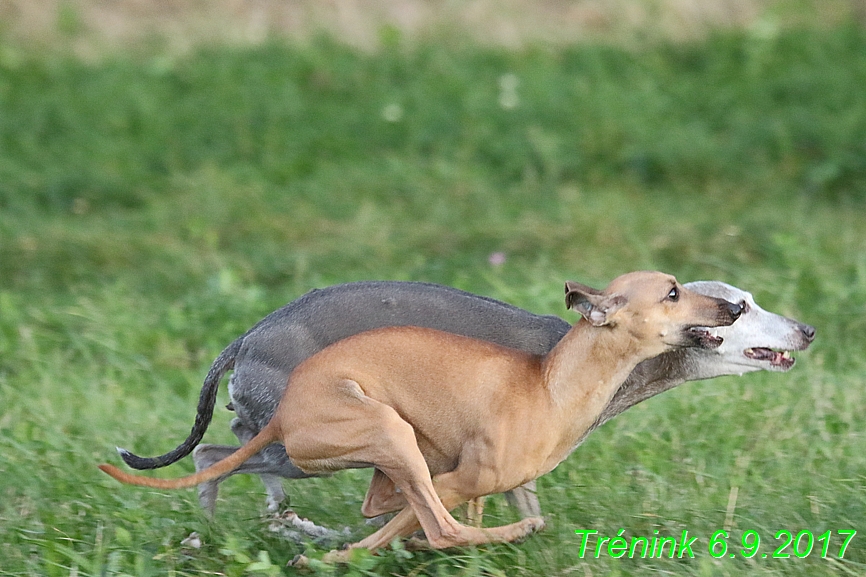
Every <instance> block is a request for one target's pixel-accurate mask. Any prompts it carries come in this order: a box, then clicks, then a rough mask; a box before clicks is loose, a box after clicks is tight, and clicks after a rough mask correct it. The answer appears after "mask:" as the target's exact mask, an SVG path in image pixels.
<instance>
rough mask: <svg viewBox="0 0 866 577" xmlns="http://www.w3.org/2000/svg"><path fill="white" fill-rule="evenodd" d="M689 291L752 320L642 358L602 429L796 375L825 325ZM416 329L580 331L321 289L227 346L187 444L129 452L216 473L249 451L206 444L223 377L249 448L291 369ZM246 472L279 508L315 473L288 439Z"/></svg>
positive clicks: (529, 495) (727, 292)
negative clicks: (681, 400) (728, 380)
mask: <svg viewBox="0 0 866 577" xmlns="http://www.w3.org/2000/svg"><path fill="white" fill-rule="evenodd" d="M685 286H686V287H688V288H689V289H691V290H694V291H697V292H699V293H702V294H705V295H709V296H714V297H719V298H723V299H725V300H728V301H729V302H733V303H738V304H741V306H742V307H743V313H742V315H741V316H740V319H739V320H738V321H737V322H736V323H734V324H733V325H731V326H729V327H719V328H714V329H712V330H711V332H712V333H713V334H715V335H717V336H720V337H722V338H723V339H724V341H723V343H722V345H721V346H720V347H718V348H716V349H697V348H695V349H682V350H676V351H673V352H670V353H666V354H663V355H661V356H659V357H656V358H654V359H650V360H647V361H644V362H642V363H641V364H639V365H638V366H637V367H636V368H635V370H634V371H633V372H632V374H631V375H630V376H629V378H628V380H626V382H625V383H624V384H623V385H622V386H621V387H620V389H619V390H618V391H617V392H616V394H615V395H614V397H613V399H612V400H611V401H610V403H609V404H608V406H607V407H606V408H605V409H604V411H602V413H601V415H600V416H599V418H598V420H597V421H596V423H595V425H593V427H592V428H590V431H592V430H593V429H594V428H595V427H597V426H599V425H601V424H603V423H605V422H606V421H608V420H610V419H611V418H613V417H615V416H616V415H618V414H619V413H621V412H623V411H624V410H626V409H628V408H629V407H631V406H633V405H635V404H637V403H639V402H641V401H644V400H646V399H648V398H650V397H652V396H654V395H657V394H659V393H661V392H664V391H666V390H668V389H671V388H673V387H676V386H677V385H679V384H681V383H683V382H686V381H692V380H698V379H708V378H713V377H717V376H721V375H731V374H743V373H747V372H751V371H757V370H774V371H787V370H789V369H790V368H791V367H792V366H793V365H794V359H793V358H792V357H791V356H790V354H788V352H787V351H791V350H804V349H805V348H807V347H808V346H809V344H810V343H811V342H812V340H813V339H814V337H815V329H814V328H813V327H811V326H809V325H805V324H802V323H799V322H797V321H794V320H792V319H789V318H786V317H783V316H780V315H776V314H773V313H770V312H767V311H765V310H763V309H762V308H760V307H759V306H758V305H757V304H755V301H754V299H753V298H752V295H751V294H749V293H747V292H745V291H743V290H740V289H738V288H736V287H733V286H730V285H727V284H725V283H721V282H717V281H703V282H694V283H688V284H686V285H685ZM407 325H412V326H421V327H429V328H434V329H439V330H443V331H448V332H452V333H457V334H461V335H465V336H469V337H473V338H478V339H485V340H488V341H491V342H495V343H498V344H500V345H504V346H508V347H512V348H517V349H522V350H525V351H528V352H530V353H533V354H544V353H546V352H547V351H549V350H550V349H551V348H553V346H554V345H555V344H556V343H557V342H558V341H559V339H560V338H562V336H563V335H564V334H565V333H566V332H567V331H568V329H569V328H570V326H569V324H568V323H566V322H565V321H563V320H562V319H560V318H558V317H555V316H539V315H535V314H532V313H530V312H527V311H525V310H522V309H519V308H516V307H513V306H511V305H508V304H505V303H502V302H500V301H496V300H493V299H490V298H486V297H482V296H478V295H474V294H471V293H467V292H464V291H460V290H457V289H454V288H449V287H445V286H440V285H434V284H427V283H417V282H396V281H382V282H358V283H349V284H344V285H337V286H332V287H329V288H326V289H321V290H313V291H310V292H309V293H307V294H305V295H304V296H302V297H300V298H299V299H297V300H295V301H293V302H291V303H289V304H288V305H286V306H284V307H282V308H281V309H278V310H276V311H274V312H273V313H271V314H270V315H268V316H267V317H265V318H264V319H262V320H261V321H260V322H259V323H258V324H256V325H255V326H254V327H253V328H251V329H250V330H249V331H248V332H247V333H246V334H244V335H242V336H241V337H239V338H238V339H237V340H235V341H234V342H233V343H231V344H230V345H229V346H228V347H227V348H226V349H225V350H224V351H223V352H222V353H220V355H219V356H218V357H217V358H216V360H215V361H214V363H213V365H212V366H211V368H210V371H209V372H208V374H207V377H206V378H205V381H204V386H203V388H202V392H201V397H200V400H199V406H198V412H197V415H196V420H195V424H194V426H193V429H192V431H191V432H190V435H189V437H188V438H187V439H186V440H185V441H184V442H183V443H182V444H181V445H179V446H178V447H177V448H176V449H174V450H173V451H171V452H169V453H166V454H165V455H162V456H160V457H154V458H142V457H138V456H136V455H133V454H132V453H130V452H128V451H126V450H123V449H118V451H119V452H120V454H121V456H122V457H123V460H124V461H125V462H126V463H127V464H128V465H129V466H131V467H133V468H135V469H153V468H158V467H164V466H166V465H169V464H171V463H174V462H176V461H178V460H179V459H181V458H183V457H185V456H186V455H188V454H189V453H190V452H192V451H193V449H195V452H194V454H193V459H194V460H195V466H196V470H202V469H204V468H207V467H209V466H210V465H212V464H213V463H215V462H217V461H219V460H221V459H223V458H225V457H226V456H227V455H229V454H231V453H233V452H234V451H235V450H237V447H231V446H225V445H207V444H202V445H199V442H200V441H201V439H202V437H203V435H204V432H205V430H206V429H207V427H208V424H209V423H210V420H211V417H212V416H213V409H214V404H215V403H216V393H217V388H218V386H219V381H220V379H221V378H222V376H223V375H224V374H225V373H226V372H228V371H229V370H231V369H234V372H233V373H232V375H231V378H230V379H229V394H230V396H231V404H230V405H229V408H231V409H233V410H234V411H236V412H237V418H235V419H234V420H233V421H232V425H231V427H232V431H233V432H234V433H235V435H236V436H237V437H238V439H239V440H240V441H241V443H246V442H247V441H248V440H249V439H250V438H252V437H253V436H254V435H255V434H256V433H258V432H259V430H261V428H262V427H264V426H265V425H266V424H267V423H268V421H269V420H270V419H271V417H272V416H273V414H274V410H275V409H276V406H277V404H278V403H279V401H280V399H281V398H282V395H283V390H284V389H285V387H286V384H287V382H288V377H289V374H290V373H291V372H292V370H293V369H294V368H295V367H296V366H297V365H298V364H299V363H300V362H301V361H303V360H304V359H306V358H308V357H310V356H312V355H313V354H315V353H317V352H318V351H320V350H322V349H323V348H325V347H326V346H328V345H330V344H332V343H334V342H336V341H339V340H341V339H343V338H346V337H348V336H351V335H354V334H357V333H360V332H363V331H366V330H370V329H374V328H379V327H385V326H407ZM590 431H588V432H587V434H588V433H589V432H590ZM584 438H585V436H584ZM197 445H198V446H197ZM236 473H257V474H259V475H261V477H262V480H263V482H264V483H265V486H266V488H267V493H268V508H269V509H271V510H275V509H276V508H277V507H278V505H279V503H280V502H281V501H282V500H283V499H284V498H285V493H284V492H283V487H282V483H281V481H280V478H287V479H301V478H305V477H307V476H308V475H306V474H305V473H304V472H303V471H301V470H300V469H298V468H297V467H295V466H294V465H293V464H292V463H291V461H289V459H288V457H287V456H286V453H285V451H284V450H283V447H282V446H281V445H278V444H274V445H271V446H269V447H267V448H266V449H265V450H263V451H262V452H261V453H259V454H258V455H256V456H255V457H253V458H252V459H250V460H248V461H247V462H246V463H244V464H243V465H242V466H241V467H239V468H238V469H236V470H235V471H234V472H233V473H232V474H236ZM220 481H221V479H220V480H217V481H211V482H209V483H204V484H202V485H201V486H199V500H200V502H201V505H202V506H203V507H204V508H205V509H206V510H207V511H209V512H211V513H212V512H213V510H214V508H215V505H216V497H217V491H218V484H219V482H220ZM506 497H507V498H508V500H509V502H510V503H512V504H513V505H515V506H517V507H518V509H519V510H520V512H521V514H522V515H524V516H539V515H540V514H541V508H540V505H539V503H538V499H537V497H536V495H535V483H534V481H533V482H531V483H529V484H527V485H524V486H523V487H519V488H517V489H514V490H512V491H510V492H509V493H508V494H506Z"/></svg>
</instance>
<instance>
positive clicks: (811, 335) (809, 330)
mask: <svg viewBox="0 0 866 577" xmlns="http://www.w3.org/2000/svg"><path fill="white" fill-rule="evenodd" d="M800 332H802V333H803V335H804V336H805V337H806V340H807V341H809V342H810V343H811V342H812V341H813V340H815V327H813V326H811V325H800Z"/></svg>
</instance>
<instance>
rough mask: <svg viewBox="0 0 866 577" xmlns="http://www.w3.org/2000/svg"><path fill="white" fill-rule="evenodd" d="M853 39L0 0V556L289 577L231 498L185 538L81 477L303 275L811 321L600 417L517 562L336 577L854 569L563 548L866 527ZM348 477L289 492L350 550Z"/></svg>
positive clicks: (860, 117)
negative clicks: (589, 555)
mask: <svg viewBox="0 0 866 577" xmlns="http://www.w3.org/2000/svg"><path fill="white" fill-rule="evenodd" d="M864 23H866V2H864V1H863V0H826V1H821V2H819V1H810V0H785V1H782V0H777V1H770V0H712V1H697V0H610V1H606V2H602V1H598V0H578V1H572V2H566V1H540V2H534V3H529V2H520V1H511V0H509V1H504V2H492V1H482V0H479V1H466V2H452V1H441V2H432V1H421V0H417V1H415V0H406V1H401V2H380V1H371V2H359V1H349V0H346V1H331V2H293V1H285V2H278V1H270V0H251V1H248V2H240V1H234V0H212V1H208V2H203V1H197V0H190V1H186V2H180V1H175V0H161V1H156V0H153V1H146V0H128V1H122V2H118V1H107V0H93V1H84V0H82V1H72V0H70V1H67V2H57V1H53V2H52V1H47V0H44V1H43V0H32V1H23V0H0V559H5V560H6V561H5V563H3V564H0V572H2V571H8V572H9V574H13V575H54V574H57V575H70V574H76V575H86V574H94V575H95V574H100V575H104V574H136V575H147V574H165V573H166V572H167V571H177V572H178V573H179V574H201V572H211V573H214V572H220V571H221V572H225V574H232V575H235V574H236V575H241V574H251V573H253V574H255V573H256V572H261V573H267V574H279V573H280V572H283V571H286V570H284V569H283V568H282V567H283V565H284V564H285V562H286V561H287V560H288V559H291V558H292V556H293V555H294V554H296V553H298V552H301V551H303V550H304V548H303V547H299V546H296V545H288V544H286V543H284V542H282V541H280V540H279V539H278V538H277V537H275V536H273V535H270V534H268V533H267V532H266V531H264V529H263V524H262V522H261V521H260V517H259V514H260V513H261V511H262V506H261V505H262V501H263V499H262V497H261V487H260V484H258V482H257V480H255V479H252V478H243V479H241V478H233V479H232V480H231V481H230V482H227V483H225V485H224V487H225V488H224V489H223V494H224V495H225V497H224V502H221V505H220V508H221V512H220V513H218V522H217V523H216V524H210V523H208V522H207V520H206V519H204V518H203V517H202V516H201V514H200V513H199V512H198V509H197V504H196V499H195V495H194V494H192V492H179V493H175V494H166V493H163V494H156V493H148V492H144V491H138V490H135V489H132V488H127V487H119V486H117V485H116V484H114V483H113V482H109V480H107V479H103V478H102V476H101V475H100V474H99V472H98V471H97V470H96V469H95V467H94V466H93V465H94V464H96V463H99V462H103V461H106V460H111V459H115V457H114V455H113V450H112V447H114V446H115V445H120V446H124V447H128V448H130V449H133V450H134V451H136V452H137V453H139V454H148V455H149V454H157V453H162V452H164V451H166V450H168V449H170V448H172V447H174V446H175V444H176V443H177V442H178V441H180V440H181V439H182V438H184V437H185V436H186V434H187V432H188V431H189V427H190V426H191V424H192V420H193V416H194V411H195V406H196V402H197V397H198V392H199V389H200V386H201V381H202V378H203V376H204V375H205V373H206V372H207V368H208V367H209V365H210V362H211V361H212V360H213V358H214V357H215V356H216V355H217V354H218V353H219V351H220V350H222V348H223V347H225V346H226V345H228V344H229V343H230V342H231V341H232V340H234V339H235V338H236V337H237V336H238V335H240V334H242V333H243V332H244V331H246V330H247V329H248V328H249V327H250V326H252V325H253V324H254V323H255V322H256V321H258V320H259V319H260V318H262V317H263V316H265V315H266V314H267V313H269V312H270V311H272V310H274V309H276V308H277V307H279V306H282V305H283V304H285V303H286V302H288V301H290V300H292V299H294V298H296V297H298V296H300V295H301V294H303V293H304V292H306V291H308V290H310V289H312V288H315V287H322V286H327V285H330V284H336V283H342V282H349V281H353V280H362V279H398V280H419V281H430V282H439V283H443V284H448V285H452V286H457V287H459V288H462V289H465V290H469V291H472V292H476V293H479V294H484V295H487V296H491V297H494V298H498V299H502V300H505V301H508V302H510V303H512V304H515V305H518V306H521V307H524V308H527V309H530V310H532V311H533V312H536V313H546V314H558V315H560V316H562V317H563V318H567V319H568V320H569V321H572V322H573V321H574V320H575V317H572V316H569V315H568V313H567V312H566V311H565V310H564V305H563V302H562V284H563V281H564V280H566V279H573V280H577V281H580V282H583V283H586V284H590V285H594V286H598V287H603V286H605V285H606V284H607V283H608V282H609V281H610V280H611V279H612V278H614V277H615V276H617V275H619V274H622V273H624V272H626V271H629V270H636V269H658V270H664V271H666V272H669V273H672V274H675V275H676V276H677V277H678V278H679V279H680V280H681V281H683V282H687V281H691V280H698V279H719V280H723V281H726V282H729V283H732V284H735V285H737V286H740V287H741V288H743V289H746V290H748V291H751V292H752V293H753V294H754V295H755V297H756V299H757V301H758V303H759V304H760V305H761V306H763V307H764V308H767V309H769V310H772V311H775V312H779V313H782V314H785V315H788V316H791V317H794V318H797V319H799V320H801V321H803V322H807V323H810V324H812V325H815V326H816V327H817V328H818V338H817V340H816V342H815V343H814V345H813V346H812V347H811V348H810V350H809V351H807V352H805V353H800V354H799V355H798V356H799V357H800V360H799V361H798V365H797V366H796V367H795V368H794V370H792V371H791V372H790V373H788V374H785V375H779V374H768V373H766V374H754V375H748V376H746V377H742V378H734V377H727V378H722V379H717V380H714V381H710V382H706V383H692V384H688V385H685V386H683V387H681V388H680V389H678V390H675V391H672V392H670V393H667V394H665V395H664V396H662V397H659V398H657V399H653V400H652V401H650V402H647V403H644V404H642V405H639V406H638V407H635V408H634V409H632V410H630V411H629V412H628V413H626V414H624V415H622V416H621V417H619V418H618V419H616V420H614V421H612V422H611V423H609V424H607V425H605V426H604V427H602V428H601V429H600V430H598V431H597V432H595V433H594V434H593V435H592V436H591V437H590V439H588V441H587V443H586V444H585V445H584V446H583V447H581V449H580V450H579V451H578V452H577V453H576V454H575V455H574V456H572V458H571V459H569V460H568V461H567V462H566V463H564V464H563V465H562V466H560V467H559V468H558V469H557V470H556V471H554V472H553V473H552V474H551V475H548V476H547V477H545V478H543V479H542V480H541V481H540V487H541V488H540V490H539V493H540V495H541V499H542V505H543V507H544V508H545V511H546V512H548V514H549V516H550V517H549V518H550V523H549V528H548V530H547V531H546V532H545V533H544V534H543V535H540V536H538V537H537V538H533V539H531V540H530V541H529V542H527V543H525V544H523V545H520V546H517V547H506V546H502V547H491V548H489V549H483V550H473V551H470V552H460V553H453V552H452V553H429V554H419V555H416V557H414V558H407V557H406V555H405V554H389V555H385V556H382V557H377V558H368V559H366V560H364V561H363V563H362V564H361V565H359V566H357V567H353V568H349V569H347V570H346V571H347V572H349V573H351V572H352V571H373V572H376V573H381V574H409V573H412V574H419V572H420V573H432V574H439V573H441V574H479V575H482V574H483V575H500V574H508V575H512V574H517V573H519V574H530V575H534V574H539V575H542V574H543V575H554V574H567V573H570V572H577V573H578V574H587V575H592V574H616V573H617V572H620V573H622V574H651V573H652V574H655V572H658V571H667V572H669V573H674V574H695V575H698V574H700V575H739V574H744V572H748V573H749V574H763V573H767V574H791V575H800V574H802V575H810V576H811V575H823V574H828V575H829V574H851V575H859V574H863V572H864V571H866V568H864V567H866V566H864V564H866V553H864V551H866V547H864V546H863V543H864V542H866V541H862V540H860V539H859V538H857V539H855V540H854V541H852V543H851V545H850V547H849V549H848V551H847V552H846V553H844V555H843V556H841V557H840V555H839V551H838V549H833V548H835V547H836V545H838V544H841V540H840V541H839V542H838V543H837V542H836V541H833V547H831V549H833V551H835V553H834V554H835V557H834V558H833V559H832V561H828V560H826V559H822V558H821V556H820V555H818V554H817V553H813V554H811V555H804V556H803V558H794V559H792V560H787V561H786V560H772V562H770V561H768V562H766V563H764V564H761V563H758V564H755V563H754V562H749V561H747V560H745V559H736V560H729V559H722V560H717V559H714V558H712V557H711V556H709V555H708V554H707V553H706V550H704V551H703V555H701V556H700V558H699V559H697V560H695V561H694V562H690V563H684V562H677V561H668V560H665V561H661V560H655V561H653V562H652V563H650V562H648V561H646V560H643V561H641V560H627V561H622V562H615V560H611V559H600V560H593V561H592V562H591V563H588V564H587V563H584V561H581V560H580V559H579V558H578V557H577V556H576V555H577V553H576V546H575V543H577V542H578V541H577V540H576V537H574V534H573V531H574V529H575V528H587V527H588V528H592V529H597V530H599V531H601V532H602V533H605V532H606V533H607V534H609V535H615V534H616V533H617V531H618V530H619V529H620V528H626V529H627V531H628V532H629V534H637V535H651V534H652V532H653V531H654V530H659V531H661V532H662V533H664V534H679V533H680V532H681V531H682V530H683V529H684V528H687V529H688V530H689V531H690V532H691V533H693V534H696V535H698V536H700V537H701V538H702V539H703V540H704V541H703V542H704V544H705V543H706V539H707V538H708V537H709V536H710V535H711V534H712V533H713V531H715V530H717V529H719V528H721V527H722V526H723V525H724V523H725V520H726V519H727V518H728V517H730V519H733V523H734V525H733V529H732V530H733V531H734V533H736V531H740V533H736V535H735V536H734V538H735V539H739V538H740V535H741V532H742V531H743V530H745V529H748V528H757V529H759V530H760V531H761V532H762V535H763V536H764V537H765V539H766V540H767V542H768V543H770V542H772V535H773V534H775V533H776V532H777V531H778V530H781V529H785V530H790V531H793V532H794V533H795V534H796V533H797V531H800V530H806V529H808V530H810V531H812V532H813V533H814V535H815V536H817V535H819V534H821V533H823V532H824V531H827V530H830V531H838V530H847V529H857V530H864V531H866V492H864V489H863V487H864V486H866V483H864V479H866V457H864V454H866V453H864V451H863V448H864V431H866V418H864V415H866V395H864V391H863V382H862V375H863V374H864V369H866V362H864V358H863V345H862V343H863V342H864V337H866V323H864V317H863V311H864V305H866V226H864V225H866V204H864V201H866V90H864V89H863V87H864V86H866V31H864ZM224 389H225V388H224V387H223V390H221V397H220V402H221V403H222V404H225V402H227V401H228V399H227V395H226V393H225V390H224ZM219 406H222V405H219ZM231 417H232V414H231V413H230V412H228V411H222V410H218V411H217V415H215V419H214V423H213V424H212V425H211V427H210V429H209V432H208V437H207V439H206V440H207V441H208V442H219V443H234V438H233V436H232V435H231V433H230V432H229V430H228V426H227V425H228V422H229V421H230V419H231ZM115 460H116V459H115ZM184 467H186V468H185V469H184ZM190 467H191V465H190V464H189V463H184V464H180V465H177V466H175V467H173V468H172V470H170V471H167V472H166V473H165V474H166V475H178V474H180V471H181V470H185V471H188V470H190ZM365 475H367V476H365ZM368 476H369V473H368V472H351V473H346V474H341V475H338V476H336V477H334V478H333V479H319V480H309V481H303V482H296V483H292V484H291V485H290V486H289V487H288V492H289V493H290V494H291V495H292V498H293V506H296V508H297V509H298V511H299V512H300V513H301V514H302V515H304V516H308V517H311V518H314V519H315V520H316V521H319V522H322V523H324V524H328V525H332V526H342V525H351V526H353V527H357V528H358V529H357V530H358V531H360V532H361V533H360V534H362V533H363V531H364V529H363V523H362V521H361V518H360V515H359V513H358V508H359V505H360V501H361V498H362V495H363V491H364V488H365V483H366V482H367V480H368ZM733 487H736V488H737V491H736V492H732V488H733ZM732 494H735V495H738V497H737V499H736V500H735V502H734V503H733V505H732V503H731V501H730V496H731V495H732ZM732 507H733V509H732ZM489 511H490V521H489V523H490V524H494V523H497V522H507V521H509V520H512V519H513V515H514V513H513V512H512V511H510V510H509V509H507V508H506V507H505V506H504V502H503V501H501V500H497V499H492V500H491V505H490V506H489ZM192 531H195V532H197V533H199V534H200V535H202V536H203V538H204V543H205V545H204V546H203V547H202V548H201V549H191V548H189V547H188V546H184V545H182V544H181V542H182V541H183V540H184V538H185V537H187V536H188V535H189V534H190V533H191V532H192ZM834 535H836V534H835V533H834ZM837 537H838V536H836V537H834V539H836V538H837ZM775 546H778V543H775ZM775 546H774V547H773V548H775ZM309 547H313V550H315V546H309ZM768 547H770V545H768ZM816 547H817V545H816ZM816 550H817V549H816ZM831 552H832V551H831ZM828 555H829V554H828ZM829 556H830V557H833V556H832V555H829Z"/></svg>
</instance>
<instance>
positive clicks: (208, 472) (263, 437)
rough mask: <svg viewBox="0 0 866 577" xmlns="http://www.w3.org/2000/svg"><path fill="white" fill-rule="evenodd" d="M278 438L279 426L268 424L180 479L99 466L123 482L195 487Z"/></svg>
mask: <svg viewBox="0 0 866 577" xmlns="http://www.w3.org/2000/svg"><path fill="white" fill-rule="evenodd" d="M277 440H279V426H278V425H274V424H268V425H267V426H265V428H264V429H262V430H261V431H259V434H258V435H256V436H255V437H253V438H252V439H250V440H249V442H248V443H247V444H246V445H244V446H243V447H241V448H240V449H238V450H237V451H235V452H234V453H232V454H231V455H229V456H228V457H226V458H225V459H223V460H222V461H218V462H216V463H214V464H213V465H211V466H210V467H208V468H207V469H204V470H202V471H199V472H198V473H195V474H193V475H188V476H186V477H180V478H178V479H154V478H152V477H144V476H142V475H133V474H132V473H125V472H124V471H121V470H120V469H118V468H117V467H115V466H114V465H99V468H100V469H101V470H102V471H103V472H105V473H108V474H109V475H111V476H112V477H114V478H115V479H117V480H118V481H120V482H121V483H127V484H129V485H141V486H142V487H153V488H154V489H182V488H184V487H194V486H196V485H198V484H200V483H205V482H207V481H210V480H212V479H216V478H217V477H221V476H223V475H226V474H228V473H231V472H232V471H234V470H235V469H237V468H238V467H240V466H241V465H242V464H243V463H244V461H246V460H247V459H249V458H250V457H252V456H253V455H255V454H256V453H258V452H259V451H261V450H262V449H264V448H265V447H267V446H268V445H270V444H271V443H273V442H274V441H277Z"/></svg>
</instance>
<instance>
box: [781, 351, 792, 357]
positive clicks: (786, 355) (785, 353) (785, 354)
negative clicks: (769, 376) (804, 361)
mask: <svg viewBox="0 0 866 577" xmlns="http://www.w3.org/2000/svg"><path fill="white" fill-rule="evenodd" d="M782 358H783V359H790V358H791V353H789V352H788V351H785V352H784V353H782Z"/></svg>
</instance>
